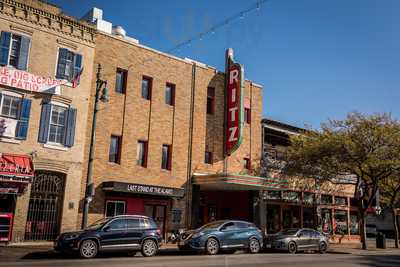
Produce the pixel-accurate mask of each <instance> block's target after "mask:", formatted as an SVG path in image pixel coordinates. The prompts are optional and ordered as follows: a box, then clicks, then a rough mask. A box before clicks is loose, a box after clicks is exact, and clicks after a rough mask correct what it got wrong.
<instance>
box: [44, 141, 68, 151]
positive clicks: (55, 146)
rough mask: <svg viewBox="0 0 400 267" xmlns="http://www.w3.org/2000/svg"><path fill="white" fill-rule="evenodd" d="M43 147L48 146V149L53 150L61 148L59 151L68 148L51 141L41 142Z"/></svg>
mask: <svg viewBox="0 0 400 267" xmlns="http://www.w3.org/2000/svg"><path fill="white" fill-rule="evenodd" d="M43 147H45V148H49V149H54V150H61V151H68V150H69V148H68V147H65V146H63V145H61V144H59V143H51V142H48V143H46V144H43Z"/></svg>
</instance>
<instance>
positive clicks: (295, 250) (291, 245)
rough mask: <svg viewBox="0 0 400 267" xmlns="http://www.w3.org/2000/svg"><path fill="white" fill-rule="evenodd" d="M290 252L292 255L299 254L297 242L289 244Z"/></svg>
mask: <svg viewBox="0 0 400 267" xmlns="http://www.w3.org/2000/svg"><path fill="white" fill-rule="evenodd" d="M288 250H289V253H290V254H295V253H296V252H297V245H296V243H295V242H293V241H292V242H289V244H288Z"/></svg>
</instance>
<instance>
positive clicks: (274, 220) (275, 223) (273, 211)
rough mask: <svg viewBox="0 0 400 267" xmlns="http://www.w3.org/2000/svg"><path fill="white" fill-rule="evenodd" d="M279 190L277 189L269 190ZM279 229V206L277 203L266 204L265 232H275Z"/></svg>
mask: <svg viewBox="0 0 400 267" xmlns="http://www.w3.org/2000/svg"><path fill="white" fill-rule="evenodd" d="M270 192H279V191H270ZM280 230H281V229H280V206H279V205H268V208H267V232H268V233H271V234H273V233H276V232H279V231H280Z"/></svg>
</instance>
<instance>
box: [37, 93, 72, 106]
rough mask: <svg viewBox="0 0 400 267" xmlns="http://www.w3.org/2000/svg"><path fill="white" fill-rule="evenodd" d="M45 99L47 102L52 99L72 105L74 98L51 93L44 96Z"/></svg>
mask: <svg viewBox="0 0 400 267" xmlns="http://www.w3.org/2000/svg"><path fill="white" fill-rule="evenodd" d="M43 100H44V101H46V102H50V101H55V102H60V103H63V104H65V105H68V106H69V105H71V103H72V99H71V98H69V97H66V96H63V95H50V96H46V97H44V98H43Z"/></svg>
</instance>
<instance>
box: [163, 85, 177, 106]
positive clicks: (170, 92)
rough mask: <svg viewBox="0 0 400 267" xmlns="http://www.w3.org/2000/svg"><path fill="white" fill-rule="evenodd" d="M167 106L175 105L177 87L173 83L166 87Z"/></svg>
mask: <svg viewBox="0 0 400 267" xmlns="http://www.w3.org/2000/svg"><path fill="white" fill-rule="evenodd" d="M165 104H167V105H170V106H173V105H175V85H173V84H171V83H167V84H166V85H165Z"/></svg>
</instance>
